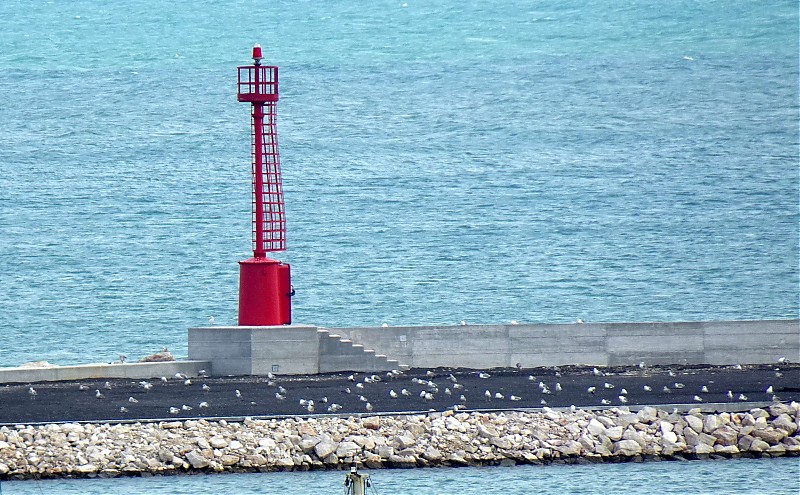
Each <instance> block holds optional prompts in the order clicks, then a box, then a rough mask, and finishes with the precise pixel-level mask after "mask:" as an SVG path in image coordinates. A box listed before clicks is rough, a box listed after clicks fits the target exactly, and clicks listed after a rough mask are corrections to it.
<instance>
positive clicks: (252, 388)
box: [0, 363, 800, 424]
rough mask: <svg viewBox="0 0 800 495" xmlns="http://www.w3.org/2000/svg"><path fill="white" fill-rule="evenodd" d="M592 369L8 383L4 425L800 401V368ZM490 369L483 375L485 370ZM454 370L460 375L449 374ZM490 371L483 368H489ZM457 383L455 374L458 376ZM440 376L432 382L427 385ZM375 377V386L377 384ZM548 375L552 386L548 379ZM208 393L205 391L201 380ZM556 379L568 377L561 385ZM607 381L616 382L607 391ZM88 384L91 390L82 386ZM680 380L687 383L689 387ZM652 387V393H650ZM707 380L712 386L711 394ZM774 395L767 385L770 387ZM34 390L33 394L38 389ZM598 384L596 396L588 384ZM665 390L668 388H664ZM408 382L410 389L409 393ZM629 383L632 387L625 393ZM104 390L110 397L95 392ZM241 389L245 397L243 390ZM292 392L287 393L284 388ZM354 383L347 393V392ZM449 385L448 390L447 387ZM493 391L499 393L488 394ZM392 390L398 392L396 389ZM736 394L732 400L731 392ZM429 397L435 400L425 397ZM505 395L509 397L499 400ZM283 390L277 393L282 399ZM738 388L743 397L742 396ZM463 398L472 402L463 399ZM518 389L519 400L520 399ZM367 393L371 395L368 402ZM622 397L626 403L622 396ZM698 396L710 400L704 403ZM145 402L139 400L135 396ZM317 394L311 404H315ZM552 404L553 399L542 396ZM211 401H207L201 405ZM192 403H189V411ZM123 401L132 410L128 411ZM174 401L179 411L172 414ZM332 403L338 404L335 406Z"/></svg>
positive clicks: (3, 393)
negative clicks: (145, 385) (394, 395)
mask: <svg viewBox="0 0 800 495" xmlns="http://www.w3.org/2000/svg"><path fill="white" fill-rule="evenodd" d="M599 371H601V372H602V373H603V375H598V374H595V373H594V372H593V368H591V367H577V366H562V367H558V368H534V369H515V368H514V369H495V370H487V371H478V370H468V369H449V368H436V369H432V370H425V369H414V370H410V371H407V372H405V373H403V374H402V375H399V376H387V374H386V373H376V374H375V375H377V377H378V378H379V380H374V381H373V380H371V379H368V380H367V382H365V378H369V377H371V375H372V374H371V373H354V374H352V375H353V376H352V380H351V379H350V375H351V373H332V374H324V375H291V376H277V377H275V378H273V379H270V378H269V377H265V376H259V377H253V376H247V377H226V378H204V377H191V378H190V380H191V383H190V384H185V383H184V382H185V380H184V379H181V378H176V377H167V378H166V380H165V381H163V380H160V379H155V380H146V382H147V383H151V384H152V387H151V388H150V389H149V390H145V388H143V386H142V383H140V382H143V381H141V380H131V379H124V380H123V379H113V380H109V381H108V385H109V386H110V388H106V387H105V385H106V380H83V381H71V382H42V383H34V384H30V383H24V384H5V385H0V424H21V423H39V422H52V421H55V422H67V421H92V422H100V421H119V420H137V419H162V418H174V419H178V418H198V417H242V416H299V415H308V414H330V413H331V412H329V408H331V407H332V405H333V404H337V405H338V406H340V409H338V410H335V411H332V412H335V413H336V414H340V415H341V414H362V413H368V412H370V411H369V410H368V406H367V402H369V404H370V405H371V407H372V411H371V412H373V413H386V412H412V411H428V410H438V411H443V410H446V409H448V408H452V407H453V406H454V405H457V404H458V405H463V406H464V407H465V408H466V409H467V410H475V409H523V408H539V407H542V406H543V405H547V406H550V407H568V406H570V405H575V406H578V407H583V408H592V407H610V406H619V405H623V404H627V405H629V406H634V405H659V404H703V403H741V404H742V405H743V406H744V403H745V402H772V401H773V396H776V399H778V400H782V401H786V402H788V401H792V400H795V401H800V365H797V364H794V363H792V364H775V365H761V366H744V367H743V368H737V367H732V366H671V367H647V368H644V369H640V368H638V367H619V368H602V369H600V370H599ZM483 373H485V374H488V375H489V376H488V377H485V378H482V377H481V374H483ZM451 375H452V377H451ZM484 376H485V375H484ZM454 380H455V381H454ZM429 381H430V382H432V384H431V383H428V382H429ZM370 382H371V383H370ZM540 382H542V384H543V385H544V387H545V388H546V390H543V389H542V387H541V386H540ZM204 384H205V385H207V386H208V390H203V385H204ZM557 384H560V390H558V388H559V387H558V386H557ZM605 384H609V385H610V386H613V388H607V386H606V385H605ZM81 385H84V386H85V387H86V388H87V390H83V391H82V390H80V386H81ZM681 385H683V386H682V387H681ZM645 386H648V387H649V388H651V389H652V390H651V391H648V390H645ZM703 386H705V387H706V389H707V390H708V391H707V392H705V391H703ZM770 386H771V387H772V392H771V393H770V392H768V391H767V389H768V387H770ZM31 387H32V388H33V389H34V390H35V392H36V393H35V395H34V394H32V393H31V392H30V388H31ZM590 387H595V391H594V393H590V392H589V391H588V389H589V388H590ZM665 387H666V389H665ZM403 389H405V390H406V391H407V393H408V395H402V394H401V391H402V390H403ZM622 389H625V392H626V393H623V390H622ZM98 390H99V391H100V393H101V394H102V395H103V398H97V397H96V391H98ZM237 390H238V391H239V392H240V396H237V393H236V391H237ZM283 390H285V391H283ZM348 390H349V392H348ZM448 390H449V392H450V394H448V393H447V391H448ZM487 390H488V391H489V393H490V395H491V398H487V397H486V391H487ZM390 391H394V392H395V393H397V394H398V397H397V398H392V397H391V396H390ZM728 391H730V392H731V394H732V395H733V398H729V397H728ZM425 392H427V393H429V394H430V395H429V396H428V398H425V397H421V396H420V394H423V395H424V394H425ZM498 393H499V394H501V395H502V398H500V397H499V396H498V397H496V394H498ZM276 394H279V395H280V396H281V397H283V398H282V399H281V398H280V397H278V396H276ZM740 394H743V395H744V397H742V398H740ZM462 395H463V396H464V400H462V399H461V396H462ZM512 395H514V396H517V397H519V400H512V397H511V396H512ZM360 396H363V398H364V399H361V398H360ZM620 396H622V397H623V398H624V400H625V401H627V402H626V403H624V402H623V399H621V398H620ZM695 396H696V397H697V398H699V399H701V400H702V402H700V401H698V400H697V399H696V398H695ZM131 397H132V398H133V399H134V400H136V401H138V402H132V401H130V400H129V398H131ZM301 400H304V401H308V400H312V401H314V405H313V411H312V412H309V407H308V403H305V404H301ZM543 401H544V402H546V404H544V403H543ZM201 402H205V403H207V404H208V406H207V407H201V406H200V403H201ZM183 406H188V407H189V408H191V409H185V408H184V407H183ZM121 408H124V410H123V409H121ZM170 408H177V412H176V411H175V409H173V410H172V412H171V411H170ZM333 409H337V408H336V407H333Z"/></svg>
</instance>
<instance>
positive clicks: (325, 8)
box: [0, 0, 800, 366]
mask: <svg viewBox="0 0 800 495" xmlns="http://www.w3.org/2000/svg"><path fill="white" fill-rule="evenodd" d="M256 42H259V43H261V44H262V45H263V46H264V48H265V54H266V56H267V62H268V63H270V64H276V65H279V66H280V67H281V101H280V104H279V107H278V111H279V119H278V132H279V143H280V150H281V159H282V166H283V179H284V186H285V191H286V202H287V206H286V209H287V218H288V230H289V232H288V241H289V249H288V250H287V251H286V252H284V253H277V257H278V258H279V259H282V260H283V261H287V262H289V263H291V264H292V269H293V282H294V285H295V287H296V289H297V296H296V297H295V299H294V321H295V322H298V323H310V324H317V325H324V326H352V325H380V324H382V323H384V322H385V323H388V324H390V325H413V324H446V323H455V322H458V321H461V320H467V321H469V322H472V323H497V322H507V321H510V320H518V321H520V322H571V321H574V320H575V319H576V318H582V319H583V320H585V321H653V320H707V319H758V318H797V317H798V311H799V304H800V303H799V300H800V289H798V287H799V285H800V279H799V272H800V268H799V267H798V266H799V265H800V261H799V259H798V251H799V250H798V239H799V238H800V234H799V232H798V223H799V222H798V220H799V217H798V193H799V184H800V181H799V180H798V170H799V169H800V167H798V160H799V158H798V156H799V155H798V9H797V3H796V2H795V1H788V0H785V1H774V2H769V3H764V2H761V1H755V0H752V1H739V2H722V1H715V0H691V1H690V0H676V1H673V2H667V3H653V2H646V1H642V0H631V1H625V2H612V1H597V0H588V1H587V0H580V1H577V0H559V1H557V2H556V1H547V0H542V1H530V0H528V1H512V0H499V1H494V2H479V1H472V0H464V1H460V2H452V1H448V0H443V1H436V2H430V1H414V0H409V1H408V2H403V0H396V1H394V0H393V1H372V2H354V1H349V0H345V1H341V2H334V3H330V2H296V1H292V2H289V1H270V2H266V1H259V0H238V1H235V0H232V1H226V2H216V1H193V2H186V1H175V0H170V1H166V0H145V1H139V2H123V1H118V0H104V1H98V0H72V1H62V0H52V1H37V0H4V1H3V2H0V314H1V315H2V320H0V321H2V330H0V365H5V366H9V365H16V364H19V363H21V362H24V361H29V360H40V359H46V360H49V361H51V362H54V363H57V364H70V363H80V362H86V361H111V360H113V359H116V358H117V354H118V353H125V354H127V355H128V356H129V357H131V358H138V357H139V356H142V355H144V354H149V353H152V352H154V351H156V350H159V349H160V348H161V347H162V346H168V347H169V348H170V349H171V350H173V351H174V352H175V353H176V354H177V355H178V356H185V355H186V329H187V328H188V327H190V326H202V325H206V324H207V319H208V317H209V316H210V315H214V316H215V318H216V320H217V322H218V323H221V324H234V323H235V321H236V311H237V283H238V265H237V263H236V262H237V261H238V260H242V259H245V258H247V257H249V256H250V250H251V247H250V240H249V237H250V234H249V229H250V225H249V222H250V212H249V208H250V203H249V202H250V195H249V188H250V183H249V181H250V177H249V170H250V163H249V159H250V158H249V153H250V150H249V108H248V107H247V105H245V104H240V103H237V102H236V99H235V91H236V87H235V82H236V79H235V77H236V72H235V68H236V66H237V65H245V64H248V63H249V62H250V60H249V58H248V57H249V54H250V48H251V46H252V45H253V44H254V43H256Z"/></svg>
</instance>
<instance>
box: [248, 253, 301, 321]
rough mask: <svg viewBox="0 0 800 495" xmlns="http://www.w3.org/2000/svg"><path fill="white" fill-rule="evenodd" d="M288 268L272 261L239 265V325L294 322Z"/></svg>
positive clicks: (251, 259) (258, 259) (253, 261)
mask: <svg viewBox="0 0 800 495" xmlns="http://www.w3.org/2000/svg"><path fill="white" fill-rule="evenodd" d="M293 294H294V291H293V290H292V282H291V275H290V273H289V265H288V264H286V263H281V262H280V261H278V260H273V259H270V258H250V259H249V260H245V261H240V262H239V325H247V326H262V325H289V324H291V323H292V295H293Z"/></svg>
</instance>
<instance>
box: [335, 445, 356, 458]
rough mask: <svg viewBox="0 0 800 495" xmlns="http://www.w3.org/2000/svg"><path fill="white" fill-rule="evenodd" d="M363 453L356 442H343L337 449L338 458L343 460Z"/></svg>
mask: <svg viewBox="0 0 800 495" xmlns="http://www.w3.org/2000/svg"><path fill="white" fill-rule="evenodd" d="M359 452H361V447H359V446H358V444H357V443H355V442H342V443H340V444H339V445H338V446H337V447H336V457H338V458H339V459H342V458H344V457H351V456H354V455H356V454H357V453H359Z"/></svg>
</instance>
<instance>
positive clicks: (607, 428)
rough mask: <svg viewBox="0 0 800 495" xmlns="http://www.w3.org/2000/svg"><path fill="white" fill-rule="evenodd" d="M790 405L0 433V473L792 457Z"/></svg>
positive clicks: (797, 448)
mask: <svg viewBox="0 0 800 495" xmlns="http://www.w3.org/2000/svg"><path fill="white" fill-rule="evenodd" d="M798 423H800V404H798V403H795V402H793V403H791V404H780V403H776V404H773V405H772V406H769V407H766V408H763V409H760V408H758V409H752V410H750V411H747V412H737V413H728V412H723V413H718V414H717V413H713V412H712V413H703V412H701V411H700V409H692V410H689V411H688V413H678V412H668V411H664V410H659V409H655V408H652V407H644V408H642V409H640V410H639V411H638V412H632V411H631V410H629V409H627V408H619V409H617V408H615V409H610V410H603V411H594V412H592V411H584V410H571V411H564V412H559V411H554V410H550V409H548V408H544V409H543V410H542V411H541V412H538V411H537V412H523V411H509V412H501V413H481V412H473V413H466V412H462V413H458V412H454V411H446V412H443V413H431V414H427V415H405V416H380V417H379V416H370V417H363V418H362V417H347V418H339V417H311V418H289V419H249V418H246V419H244V421H242V422H226V421H209V420H204V419H201V420H189V421H183V422H179V421H176V422H161V423H134V424H87V425H84V424H49V425H43V426H25V425H19V426H17V427H13V428H9V427H2V428H0V476H1V477H3V478H33V477H37V478H39V477H86V476H104V477H115V476H125V475H129V476H130V475H139V474H143V473H151V474H177V473H184V472H222V471H272V470H309V469H341V468H344V467H346V466H348V465H349V464H350V463H352V462H353V461H354V460H359V461H361V462H363V463H364V464H365V465H366V466H367V467H369V468H382V467H425V466H465V465H471V466H476V465H495V464H503V465H511V464H516V463H548V462H562V461H563V462H579V461H590V462H592V461H593V462H602V461H615V462H618V461H624V460H632V459H634V460H639V459H649V458H665V459H686V458H708V457H712V456H714V457H716V456H722V457H732V456H742V455H744V456H784V455H800V437H799V436H798Z"/></svg>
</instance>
